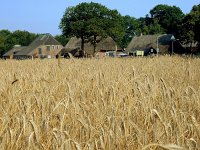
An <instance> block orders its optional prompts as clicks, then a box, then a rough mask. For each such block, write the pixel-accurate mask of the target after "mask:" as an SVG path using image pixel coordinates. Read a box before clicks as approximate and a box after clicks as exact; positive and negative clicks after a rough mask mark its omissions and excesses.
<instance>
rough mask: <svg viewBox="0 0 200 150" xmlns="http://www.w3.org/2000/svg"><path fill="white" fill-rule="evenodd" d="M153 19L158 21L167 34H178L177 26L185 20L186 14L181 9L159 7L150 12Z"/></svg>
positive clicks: (166, 6)
mask: <svg viewBox="0 0 200 150" xmlns="http://www.w3.org/2000/svg"><path fill="white" fill-rule="evenodd" d="M150 14H151V18H153V19H157V21H158V23H159V25H160V26H161V27H162V28H163V29H164V30H165V32H166V33H173V34H176V33H177V25H178V24H179V23H180V22H181V21H182V19H183V18H184V13H183V12H182V10H181V9H180V8H179V7H176V6H168V5H161V4H160V5H157V6H155V7H154V8H153V9H152V10H150Z"/></svg>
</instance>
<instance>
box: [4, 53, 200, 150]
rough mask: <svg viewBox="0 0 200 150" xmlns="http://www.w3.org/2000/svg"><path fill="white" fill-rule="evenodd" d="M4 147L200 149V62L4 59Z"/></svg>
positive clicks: (166, 58) (43, 149) (173, 59)
mask: <svg viewBox="0 0 200 150" xmlns="http://www.w3.org/2000/svg"><path fill="white" fill-rule="evenodd" d="M0 69H1V71H0V149H9V150H17V149H34V150H35V149H38V150H40V149H41V150H46V149H59V150H76V149H77V150H104V149H105V150H124V149H125V150H155V149H165V150H166V149H167V150H176V149H186V150H188V149H189V150H197V149H200V59H198V58H182V57H178V56H174V57H169V56H160V57H154V58H108V59H69V60H64V59H63V60H62V59H61V60H60V61H58V60H23V61H16V60H6V61H5V60H1V61H0Z"/></svg>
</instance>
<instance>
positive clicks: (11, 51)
mask: <svg viewBox="0 0 200 150" xmlns="http://www.w3.org/2000/svg"><path fill="white" fill-rule="evenodd" d="M27 47H28V46H18V47H13V48H12V49H11V50H9V51H8V52H6V53H5V54H4V55H3V56H4V57H6V56H10V55H13V54H14V53H17V52H19V51H21V50H24V49H26V48H27Z"/></svg>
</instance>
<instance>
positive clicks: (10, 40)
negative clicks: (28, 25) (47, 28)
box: [0, 30, 37, 56]
mask: <svg viewBox="0 0 200 150" xmlns="http://www.w3.org/2000/svg"><path fill="white" fill-rule="evenodd" d="M36 36H37V35H36V34H34V33H29V32H28V31H20V30H16V31H14V32H13V33H12V32H10V31H8V30H1V31H0V49H2V50H1V54H0V55H1V56H2V55H3V54H4V53H5V52H7V51H8V50H10V49H11V48H12V47H13V46H14V45H22V46H28V45H29V44H30V43H31V42H32V41H33V40H34V39H35V38H36Z"/></svg>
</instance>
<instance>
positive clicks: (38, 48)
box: [3, 34, 63, 59]
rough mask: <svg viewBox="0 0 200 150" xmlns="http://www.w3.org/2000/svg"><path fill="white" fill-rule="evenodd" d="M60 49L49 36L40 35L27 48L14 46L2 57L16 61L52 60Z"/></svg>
mask: <svg viewBox="0 0 200 150" xmlns="http://www.w3.org/2000/svg"><path fill="white" fill-rule="evenodd" d="M62 47H63V46H62V45H61V44H60V43H59V42H58V41H57V40H56V39H54V37H53V36H52V35H51V34H41V35H39V36H38V37H37V38H36V39H35V40H34V41H33V42H32V43H31V44H30V45H29V46H20V45H18V46H15V47H14V48H12V49H11V50H9V51H8V52H7V53H5V54H4V55H3V57H4V58H16V59H25V58H54V57H56V55H57V54H58V53H59V52H60V50H61V49H62Z"/></svg>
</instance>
